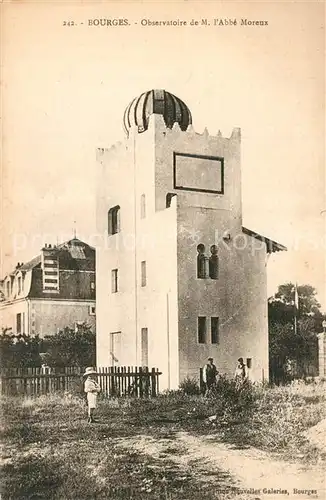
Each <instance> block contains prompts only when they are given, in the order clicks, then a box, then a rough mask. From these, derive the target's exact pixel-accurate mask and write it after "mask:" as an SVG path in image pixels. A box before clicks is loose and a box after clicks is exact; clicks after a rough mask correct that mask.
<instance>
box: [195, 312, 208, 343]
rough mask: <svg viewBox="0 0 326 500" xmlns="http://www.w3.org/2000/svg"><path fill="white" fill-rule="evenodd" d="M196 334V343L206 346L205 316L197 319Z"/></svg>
mask: <svg viewBox="0 0 326 500" xmlns="http://www.w3.org/2000/svg"><path fill="white" fill-rule="evenodd" d="M197 333H198V343H199V344H206V317H205V316H199V317H198V326H197Z"/></svg>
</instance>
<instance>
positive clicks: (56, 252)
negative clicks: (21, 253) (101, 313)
mask: <svg viewBox="0 0 326 500" xmlns="http://www.w3.org/2000/svg"><path fill="white" fill-rule="evenodd" d="M1 283H2V295H1V298H2V300H1V302H0V321H1V327H2V328H9V329H11V331H12V332H13V333H16V334H19V333H25V334H39V335H40V336H44V335H50V334H54V333H57V331H58V330H60V329H62V328H64V327H65V326H71V327H74V326H76V325H77V324H78V323H84V322H85V323H87V324H88V325H90V326H91V327H92V328H93V329H94V330H95V249H94V248H92V247H91V246H89V245H87V244H86V243H84V242H83V241H80V240H79V239H77V238H73V239H71V240H70V241H67V242H66V243H62V244H61V245H57V246H55V245H53V246H52V245H47V244H46V245H45V246H44V248H42V250H41V254H40V255H38V256H37V257H35V258H34V259H32V260H31V261H29V262H27V263H25V264H23V263H18V265H17V266H16V268H15V269H14V271H13V272H12V273H10V274H8V275H7V276H6V277H5V278H4V279H3V280H2V282H1Z"/></svg>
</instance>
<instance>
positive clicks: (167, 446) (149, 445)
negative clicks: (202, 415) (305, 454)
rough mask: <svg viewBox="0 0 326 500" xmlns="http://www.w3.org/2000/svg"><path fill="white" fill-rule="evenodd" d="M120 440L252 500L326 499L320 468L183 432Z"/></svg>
mask: <svg viewBox="0 0 326 500" xmlns="http://www.w3.org/2000/svg"><path fill="white" fill-rule="evenodd" d="M122 441H123V442H121V444H123V446H126V445H128V446H129V447H132V448H133V449H136V450H138V451H140V452H142V453H145V454H148V455H151V456H153V457H154V458H157V459H161V460H170V461H171V460H172V461H173V462H175V463H176V464H178V466H179V467H180V468H182V467H191V470H192V471H193V474H194V475H196V476H197V477H198V478H200V479H204V480H205V481H209V482H210V483H212V487H214V486H215V487H216V488H217V489H223V488H224V487H230V486H231V485H233V486H236V487H239V488H241V489H243V490H246V491H245V493H248V495H249V497H250V498H252V500H256V499H262V500H267V499H268V500H284V499H285V498H287V499H289V498H293V499H296V500H311V499H313V498H318V499H322V500H324V499H325V498H326V490H325V471H324V470H323V469H322V467H321V466H313V467H312V466H305V467H304V466H302V465H300V464H293V463H288V462H283V461H278V460H276V459H275V458H274V457H272V455H271V454H269V453H266V452H263V451H260V450H257V449H255V448H248V449H236V448H234V447H232V446H231V445H226V444H223V443H220V442H216V438H213V439H212V438H209V437H196V436H192V435H190V434H188V433H186V432H179V433H177V434H176V435H174V436H173V437H167V438H166V439H162V438H161V439H154V438H151V437H149V436H137V437H135V438H132V439H126V440H122ZM221 472H222V475H221ZM223 472H224V475H223ZM221 476H222V479H223V478H224V480H222V481H221ZM247 490H249V491H247ZM275 490H276V491H275ZM277 490H279V491H277ZM282 490H283V492H282ZM295 490H297V491H295ZM284 491H285V492H284ZM315 491H317V494H316V493H315Z"/></svg>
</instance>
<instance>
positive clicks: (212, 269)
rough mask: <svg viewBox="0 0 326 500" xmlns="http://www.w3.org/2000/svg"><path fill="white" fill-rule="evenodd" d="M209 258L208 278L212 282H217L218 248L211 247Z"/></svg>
mask: <svg viewBox="0 0 326 500" xmlns="http://www.w3.org/2000/svg"><path fill="white" fill-rule="evenodd" d="M210 251H211V256H210V258H209V277H210V278H211V279H212V280H217V278H218V255H217V252H218V247H217V246H216V245H212V246H211V248H210Z"/></svg>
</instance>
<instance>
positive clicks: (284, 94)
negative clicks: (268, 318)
mask: <svg viewBox="0 0 326 500" xmlns="http://www.w3.org/2000/svg"><path fill="white" fill-rule="evenodd" d="M116 18H121V19H127V20H128V23H129V24H128V25H127V26H106V27H102V26H94V25H93V26H89V20H94V19H109V20H112V19H116ZM203 18H207V19H208V22H209V24H210V25H209V26H204V25H201V24H200V23H201V20H202V19H203ZM324 18H325V16H324V3H323V2H309V3H304V2H296V3H293V2H291V3H290V2H289V3H288V2H273V3H270V2H259V3H258V2H253V3H250V2H249V3H248V2H247V3H242V2H228V3H225V2H215V1H211V2H192V1H184V2H168V1H166V2H164V3H162V2H119V3H117V2H97V3H96V2H88V3H87V2H74V3H69V2H67V3H65V4H63V3H59V2H57V3H56V2H51V3H49V2H48V3H44V2H43V3H41V2H33V3H29V2H24V3H12V2H11V3H3V4H1V45H2V54H1V66H2V83H3V86H2V97H1V111H2V113H1V114H2V146H3V147H2V162H1V163H2V176H1V179H2V232H1V233H2V238H1V240H2V241H1V260H2V262H1V275H2V277H3V276H4V275H5V274H6V273H8V272H9V271H11V269H12V268H13V266H15V264H16V263H17V262H18V261H19V262H22V261H23V262H26V261H27V260H28V259H30V258H32V257H33V256H35V255H37V254H38V253H39V251H40V248H41V247H42V246H43V244H44V243H46V242H47V243H56V242H57V241H59V242H61V241H64V240H67V239H68V238H70V237H72V236H73V232H74V228H75V229H76V231H77V236H78V237H80V238H81V239H84V240H85V241H87V240H88V239H89V238H91V236H92V235H94V232H95V193H96V191H95V189H96V187H95V179H96V175H95V172H96V161H95V150H96V148H97V147H109V146H110V145H112V144H113V143H115V142H117V141H119V140H122V139H123V137H124V132H123V128H122V117H123V113H124V110H125V108H126V106H127V105H128V104H129V102H130V101H131V100H132V99H133V98H134V97H136V96H137V95H139V94H140V93H142V92H144V91H146V90H150V89H152V88H164V89H166V90H168V91H170V92H172V93H173V94H175V95H177V96H178V97H180V98H181V99H182V100H183V101H184V102H185V103H186V104H187V105H188V107H189V108H190V110H191V112H192V116H193V125H194V128H195V130H196V131H197V132H199V133H202V132H203V130H204V128H205V127H207V129H208V131H209V133H210V134H212V135H215V134H216V133H217V132H218V130H221V132H222V134H223V136H226V137H229V136H230V134H231V132H232V129H233V128H234V127H240V128H241V132H242V197H243V224H244V226H246V227H249V228H250V229H252V230H254V231H257V232H260V233H261V234H263V235H265V236H268V237H270V238H272V239H274V240H276V241H278V242H280V243H281V244H283V245H285V246H286V247H287V248H288V251H287V252H278V253H276V254H273V255H272V256H271V257H270V259H269V262H268V293H269V295H271V294H273V293H274V292H275V291H276V289H277V286H278V285H279V284H281V283H285V282H288V281H292V282H298V283H299V284H306V283H308V284H311V285H313V286H314V287H316V289H317V292H318V298H319V300H320V302H321V303H322V309H323V310H324V311H325V312H326V290H325V254H326V245H325V223H326V219H325V212H323V211H324V210H325V208H326V207H325V100H324V91H325V62H324V54H325V47H324V40H325V30H324ZM192 19H194V20H198V21H199V25H198V26H193V25H190V22H191V20H192ZM214 19H222V20H225V19H232V20H234V19H236V21H237V25H214V21H213V20H214ZM241 19H247V20H260V21H267V23H268V24H267V26H266V25H264V26H262V25H251V26H248V25H247V26H245V25H241ZM142 20H151V21H154V20H166V21H168V20H186V21H187V26H148V25H147V26H142V24H141V21H142ZM69 21H70V22H71V21H74V25H70V26H67V22H69ZM65 22H66V25H65V26H64V23H65ZM143 22H144V21H143ZM81 23H83V24H81ZM74 221H75V222H74Z"/></svg>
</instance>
